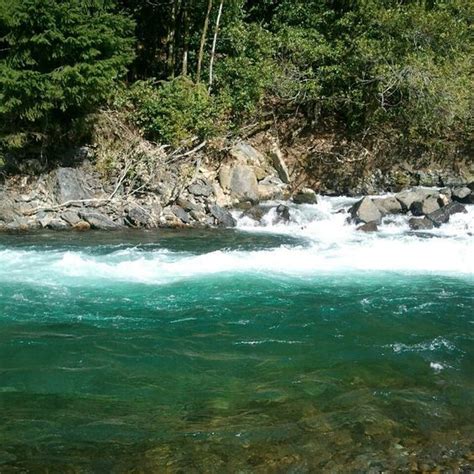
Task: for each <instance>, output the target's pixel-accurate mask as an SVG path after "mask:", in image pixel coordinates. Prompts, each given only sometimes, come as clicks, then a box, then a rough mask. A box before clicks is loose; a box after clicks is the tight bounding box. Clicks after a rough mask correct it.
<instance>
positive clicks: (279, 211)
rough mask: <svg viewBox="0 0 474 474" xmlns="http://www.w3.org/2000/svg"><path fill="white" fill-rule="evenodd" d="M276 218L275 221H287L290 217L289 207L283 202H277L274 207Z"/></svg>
mask: <svg viewBox="0 0 474 474" xmlns="http://www.w3.org/2000/svg"><path fill="white" fill-rule="evenodd" d="M275 212H276V215H277V218H276V223H278V222H289V221H290V219H291V215H290V208H289V207H288V206H285V205H284V204H279V205H278V206H277V207H276V209H275Z"/></svg>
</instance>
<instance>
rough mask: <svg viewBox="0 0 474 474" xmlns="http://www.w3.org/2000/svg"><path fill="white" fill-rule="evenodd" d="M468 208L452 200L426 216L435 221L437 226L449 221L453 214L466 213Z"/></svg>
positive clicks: (434, 223)
mask: <svg viewBox="0 0 474 474" xmlns="http://www.w3.org/2000/svg"><path fill="white" fill-rule="evenodd" d="M466 212H467V210H466V208H465V207H464V206H463V205H462V204H461V203H459V202H451V203H449V204H448V205H447V206H444V207H442V208H440V209H438V210H437V211H434V212H432V213H431V214H428V215H427V216H426V217H427V218H428V219H429V220H430V221H431V222H432V223H433V225H434V226H435V227H439V226H440V225H442V224H446V223H447V222H449V217H450V216H452V215H453V214H458V213H466Z"/></svg>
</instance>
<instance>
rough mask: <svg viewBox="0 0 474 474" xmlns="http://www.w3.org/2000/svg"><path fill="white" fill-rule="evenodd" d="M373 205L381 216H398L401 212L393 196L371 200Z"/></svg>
mask: <svg viewBox="0 0 474 474" xmlns="http://www.w3.org/2000/svg"><path fill="white" fill-rule="evenodd" d="M373 201H374V204H375V205H376V206H377V208H378V210H379V211H380V212H381V213H382V214H383V215H385V214H400V213H401V212H403V208H402V205H401V204H400V201H399V200H398V199H397V198H395V197H394V196H387V197H384V198H379V199H373Z"/></svg>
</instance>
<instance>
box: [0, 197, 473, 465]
mask: <svg viewBox="0 0 474 474" xmlns="http://www.w3.org/2000/svg"><path fill="white" fill-rule="evenodd" d="M346 203H347V201H345V200H338V199H334V200H325V201H322V203H321V204H320V205H318V206H302V207H299V208H297V209H294V210H293V216H294V220H293V222H292V223H290V224H289V225H274V224H273V223H272V219H273V216H272V212H271V211H270V213H269V214H268V216H267V217H266V220H265V224H266V225H264V226H259V227H255V224H254V223H252V222H251V221H248V220H246V219H242V220H240V221H239V229H238V230H236V231H220V232H219V231H212V232H208V231H180V232H173V231H156V232H128V233H87V234H71V233H64V234H61V233H56V234H52V233H49V234H30V235H19V236H2V237H0V472H16V471H21V470H26V471H30V472H46V471H48V472H236V471H239V472H319V471H327V472H357V471H359V472H367V471H369V470H371V469H372V471H373V472H378V471H380V470H382V469H386V470H387V469H388V470H397V469H399V470H410V469H415V468H417V469H419V470H423V469H425V470H429V469H434V467H435V466H438V467H440V468H442V469H451V470H454V469H456V468H460V469H462V470H465V471H466V472H468V471H469V470H470V469H472V467H473V459H474V446H473V445H472V441H473V439H474V438H473V434H474V423H473V421H472V420H474V416H473V415H474V376H473V374H474V345H473V342H474V318H473V312H472V303H473V289H474V276H473V275H474V266H473V260H472V258H473V256H472V253H473V252H472V248H473V247H472V244H473V237H472V230H473V220H472V217H473V214H472V210H470V212H469V214H467V215H462V216H458V217H457V218H456V219H453V221H452V223H451V224H449V225H448V226H447V227H446V228H444V229H442V230H438V231H434V232H433V233H430V234H416V233H410V232H409V231H408V229H407V227H406V223H405V222H404V220H403V219H402V218H399V219H398V220H396V221H395V222H391V223H390V222H389V223H386V224H385V225H384V226H382V232H381V233H380V234H377V235H366V234H360V233H359V232H356V231H355V230H354V228H353V227H352V226H350V225H347V224H344V219H345V216H344V215H343V214H333V212H334V211H335V210H337V209H338V208H339V207H340V206H342V205H345V204H346Z"/></svg>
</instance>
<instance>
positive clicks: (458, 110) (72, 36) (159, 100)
mask: <svg viewBox="0 0 474 474" xmlns="http://www.w3.org/2000/svg"><path fill="white" fill-rule="evenodd" d="M211 3H212V5H211V6H212V8H211V9H210V10H208V6H209V5H210V3H209V0H176V1H175V0H173V1H162V0H153V1H147V2H143V1H140V0H114V1H113V0H87V1H82V0H62V1H60V0H0V134H3V138H2V137H1V136H0V148H3V149H4V150H5V149H6V148H8V149H14V150H17V149H18V143H20V142H19V141H18V137H22V140H21V143H22V144H23V145H22V146H23V148H24V145H25V144H40V145H41V146H43V144H44V143H45V142H57V141H58V137H61V138H62V139H63V140H71V139H72V138H71V134H67V133H66V132H67V131H68V130H72V129H74V130H81V132H80V133H81V135H84V132H83V131H82V130H83V129H84V127H83V125H82V124H83V123H85V120H84V119H85V117H87V116H88V114H89V113H90V112H93V111H95V110H96V109H97V108H98V107H99V106H100V105H101V104H104V103H105V102H106V101H107V100H108V99H109V98H110V96H111V95H112V94H113V91H115V90H117V88H116V87H115V86H116V84H117V82H118V81H117V80H118V79H120V78H121V77H123V76H124V75H125V73H127V72H128V75H127V79H128V80H129V81H130V84H131V85H129V86H128V87H122V89H121V90H122V92H120V93H119V94H118V96H116V97H115V105H116V106H117V107H125V109H126V110H128V113H129V115H130V117H131V119H132V120H133V121H134V122H135V123H136V124H138V125H139V126H140V127H141V129H142V130H143V132H144V134H146V136H147V137H148V138H150V139H152V140H157V141H163V142H166V143H169V144H172V145H174V146H177V145H180V144H182V143H183V142H184V143H189V142H191V141H192V139H193V138H194V137H197V138H200V139H204V138H207V137H211V136H213V135H215V134H218V133H222V132H224V131H225V130H226V129H228V128H232V127H235V126H238V125H240V124H241V123H242V122H244V121H246V120H250V119H252V120H255V117H257V118H258V116H259V114H260V112H268V111H269V110H270V109H271V112H272V113H273V114H274V116H275V117H278V115H279V113H280V111H283V112H284V114H285V115H286V114H288V113H289V114H292V115H295V116H298V117H301V116H304V117H305V118H306V119H307V123H308V125H311V127H313V130H317V129H318V127H322V126H324V127H328V126H332V127H337V130H338V131H339V133H340V132H341V131H344V132H345V133H346V134H347V135H351V137H349V138H351V139H356V140H358V139H360V137H369V138H370V137H372V139H373V141H374V142H375V141H377V142H380V141H385V142H386V143H390V144H394V145H396V146H395V147H394V149H395V148H397V147H398V148H405V149H409V150H416V149H419V150H427V149H431V150H436V151H437V152H438V153H439V154H443V148H444V149H448V148H449V149H452V150H454V149H456V148H457V149H459V148H461V147H465V148H467V147H468V146H469V144H472V137H473V110H474V107H473V105H474V79H473V74H472V71H473V59H472V58H473V57H474V47H473V34H472V33H473V31H472V20H473V18H474V3H473V2H469V1H466V0H410V1H407V0H404V1H400V0H360V1H356V0H348V1H339V0H337V1H336V0H254V1H251V2H249V1H245V0H226V1H225V2H223V3H222V5H223V12H222V17H219V18H220V25H219V28H217V24H216V23H217V18H218V14H217V12H218V10H219V6H220V5H221V2H220V0H214V1H213V2H211ZM118 8H121V9H122V12H120V11H119V10H118ZM123 11H125V12H126V13H125V14H124V13H123ZM208 13H209V14H208ZM131 17H133V20H131ZM134 22H135V31H134V32H133V31H132V30H133V26H134ZM205 24H207V25H208V28H207V29H205V28H204V25H205ZM204 30H205V31H206V34H204V35H203V31H204ZM215 34H216V40H217V41H216V49H215V50H213V44H214V42H213V39H214V35H215ZM134 36H135V37H134ZM135 38H136V40H135ZM201 41H202V45H203V53H204V54H203V55H202V70H201V75H200V80H201V81H203V83H202V84H194V82H193V80H194V81H195V79H196V69H197V63H198V57H199V51H200V47H201ZM134 44H135V45H136V50H135V53H134V52H133V51H132V49H133V45H134ZM134 54H135V57H136V59H135V61H134V62H133V63H132V62H131V61H132V60H133V57H134ZM211 57H212V58H213V64H214V69H213V71H214V73H213V78H212V79H213V80H212V90H211V91H210V92H208V86H207V84H208V83H209V69H210V68H209V64H210V60H211ZM176 76H178V77H176ZM137 79H140V80H138V81H137ZM119 90H120V88H119ZM7 135H8V136H7ZM10 135H11V136H10ZM12 137H13V138H12ZM20 148H21V146H20Z"/></svg>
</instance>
